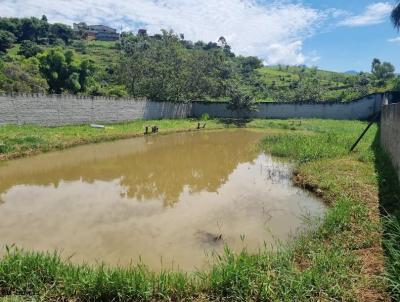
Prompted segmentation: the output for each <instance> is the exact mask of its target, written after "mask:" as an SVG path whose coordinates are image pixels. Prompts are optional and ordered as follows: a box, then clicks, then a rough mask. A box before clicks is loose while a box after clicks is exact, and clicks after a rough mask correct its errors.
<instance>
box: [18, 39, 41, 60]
mask: <svg viewBox="0 0 400 302" xmlns="http://www.w3.org/2000/svg"><path fill="white" fill-rule="evenodd" d="M41 51H42V49H41V48H40V47H39V45H37V44H36V43H35V42H32V41H29V40H24V41H22V42H21V44H20V47H19V51H18V54H19V55H22V56H24V57H25V58H30V57H34V56H36V55H37V54H38V53H40V52H41Z"/></svg>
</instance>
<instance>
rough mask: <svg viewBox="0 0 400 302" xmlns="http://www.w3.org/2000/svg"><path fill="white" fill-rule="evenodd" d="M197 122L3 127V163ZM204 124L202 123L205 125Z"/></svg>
mask: <svg viewBox="0 0 400 302" xmlns="http://www.w3.org/2000/svg"><path fill="white" fill-rule="evenodd" d="M198 122H199V121H198V120H194V119H182V120H150V121H145V120H137V121H134V122H130V123H122V124H113V125H110V126H107V127H106V128H105V129H96V128H92V127H90V126H89V125H80V126H62V127H41V126H35V125H23V126H17V125H5V126H0V160H1V159H9V158H15V157H20V156H26V155H30V154H34V153H38V152H47V151H50V150H61V149H64V148H67V147H71V146H75V145H80V144H87V143H96V142H101V141H110V140H116V139H121V138H128V137H134V136H138V135H142V134H143V133H144V129H145V127H146V126H149V125H157V126H158V127H159V131H160V133H167V132H171V131H189V130H196V127H197V123H198ZM202 123H203V122H202ZM223 127H226V125H225V124H223V123H221V122H219V121H217V120H209V121H206V129H218V128H223Z"/></svg>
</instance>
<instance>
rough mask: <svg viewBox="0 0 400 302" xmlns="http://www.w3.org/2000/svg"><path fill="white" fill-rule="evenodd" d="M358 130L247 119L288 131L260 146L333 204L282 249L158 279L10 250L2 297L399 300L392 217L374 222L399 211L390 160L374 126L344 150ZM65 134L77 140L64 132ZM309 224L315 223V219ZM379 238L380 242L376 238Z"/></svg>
mask: <svg viewBox="0 0 400 302" xmlns="http://www.w3.org/2000/svg"><path fill="white" fill-rule="evenodd" d="M163 122H165V123H176V124H175V126H174V127H175V128H172V127H171V128H169V129H171V131H172V130H174V129H175V130H182V129H185V127H190V128H193V126H196V124H197V122H195V121H188V120H185V121H163ZM135 123H136V122H135ZM137 123H138V124H137V128H134V126H133V125H131V126H127V125H116V126H113V127H114V129H110V130H115V131H116V129H119V128H118V127H121V128H122V129H126V127H132V128H131V129H137V131H138V132H137V133H139V131H140V132H142V130H143V128H142V126H143V124H140V123H144V122H137ZM146 124H151V123H150V122H146ZM157 124H158V125H160V124H161V121H157ZM182 125H186V126H185V127H183V126H182ZM207 125H208V126H210V127H215V128H218V127H224V126H225V125H224V124H223V123H219V122H217V121H208V122H207ZM365 126H366V124H365V123H363V122H351V121H322V120H304V121H279V120H253V121H251V122H250V123H248V124H247V127H254V128H274V129H276V128H279V129H285V130H287V131H286V134H284V135H282V134H280V135H277V134H273V133H274V132H271V134H269V135H268V136H267V137H266V138H265V139H264V140H263V141H262V142H261V145H260V146H261V148H263V149H264V150H265V151H267V152H270V153H272V154H273V155H275V156H280V157H285V158H290V159H292V160H295V161H296V162H297V169H296V172H295V176H294V181H295V182H296V183H297V184H298V185H300V186H304V187H306V188H308V189H309V190H313V191H314V192H315V193H316V194H318V195H319V196H321V198H323V199H324V200H325V201H326V202H327V203H328V204H329V205H330V207H329V209H328V211H327V213H326V217H325V219H324V220H322V221H318V222H319V224H318V225H319V227H318V228H315V229H314V230H313V231H309V232H307V233H304V234H302V235H300V236H299V237H298V238H296V239H295V240H294V241H293V242H292V243H290V244H288V245H286V246H281V247H279V248H277V250H275V251H270V250H260V252H259V253H257V254H251V255H250V254H248V253H246V252H245V251H243V252H242V253H241V254H239V255H235V254H233V253H231V252H230V251H229V249H226V252H225V254H224V255H221V257H220V258H217V259H216V263H215V265H214V266H213V267H212V268H211V269H210V270H208V271H203V272H196V273H193V274H185V273H180V272H162V273H160V274H155V273H153V272H150V271H149V270H147V269H146V267H144V266H138V267H129V268H108V267H104V266H96V267H90V266H76V265H72V264H70V263H68V262H64V261H62V260H61V259H60V258H59V257H58V255H56V254H44V253H33V252H26V251H21V250H17V249H15V248H12V249H10V250H9V251H8V253H6V255H5V256H4V257H3V258H1V260H0V296H8V297H10V296H18V297H20V298H21V299H23V298H24V297H36V298H38V299H42V300H64V301H68V300H72V301H154V300H155V301H157V300H165V301H169V300H174V301H176V300H186V301H192V300H197V301H209V300H218V301H221V300H223V301H310V300H311V301H327V300H331V301H379V300H384V301H385V300H389V295H392V296H393V297H396V294H397V295H398V291H397V292H396V286H398V284H399V278H398V272H399V270H398V268H399V253H398V242H399V241H398V239H399V237H398V236H399V235H398V234H399V232H398V231H399V230H398V229H396V228H397V225H396V224H395V223H394V220H393V219H390V220H389V219H387V221H388V222H387V223H384V224H382V223H381V219H380V218H381V213H380V210H381V211H383V208H385V209H389V210H390V209H392V208H393V209H395V208H396V206H397V208H398V200H397V199H396V198H397V197H396V198H395V197H393V196H396V195H394V194H395V193H396V192H397V191H395V190H396V189H395V186H393V187H390V188H389V189H388V186H387V185H388V184H390V185H392V182H393V181H395V180H393V179H391V178H389V177H390V175H387V174H385V173H390V169H389V168H387V167H388V166H386V165H388V162H387V157H386V156H385V154H384V153H383V152H382V151H381V150H380V149H379V146H378V145H377V135H378V131H379V130H378V127H377V126H374V127H372V129H371V130H370V131H369V132H368V134H367V136H366V137H365V139H364V140H363V141H362V142H361V143H360V145H359V146H358V147H357V149H356V150H355V151H354V152H353V153H349V152H348V150H349V148H350V146H351V145H352V143H353V142H354V141H355V139H356V138H357V136H358V135H359V133H360V132H361V131H362V129H363V128H364V127H365ZM82 127H83V126H82ZM23 128H24V127H20V128H16V129H20V131H22V130H21V129H23ZM164 128H165V129H164V130H165V131H167V129H166V128H167V127H166V126H164ZM0 129H1V128H0ZM28 129H29V128H28ZM28 129H26V132H23V131H22V133H26V134H23V135H32V133H31V131H30V130H28ZM37 129H38V130H37V133H41V132H40V131H43V134H40V135H41V136H40V137H44V139H46V140H47V141H52V140H54V141H57V140H58V141H59V142H60V141H62V140H63V139H64V138H62V139H61V138H54V133H58V135H60V133H62V132H68V133H73V131H78V130H77V129H82V130H83V129H84V131H83V132H85V131H88V132H90V134H87V135H86V134H80V135H81V139H84V141H85V142H86V141H87V142H90V141H98V140H102V139H103V137H101V136H100V135H101V134H98V133H103V135H104V132H98V131H99V130H97V129H87V128H85V127H83V128H80V127H76V128H74V127H71V128H69V127H62V128H54V129H47V128H46V129H42V128H40V127H38V128H37ZM65 129H69V130H68V131H67V130H65ZM72 129H75V130H72ZM161 129H162V130H163V127H161ZM0 131H3V132H0V133H3V134H2V135H3V136H1V137H12V138H14V139H16V138H18V137H19V134H16V133H14V134H12V133H13V131H14V130H13V129H12V127H11V128H10V126H7V127H5V128H3V130H0ZM48 131H49V132H51V131H53V132H52V134H50V133H48ZM58 131H60V132H58ZM92 131H93V132H92ZM100 131H102V130H100ZM106 131H107V130H106ZM168 131H170V130H168ZM7 133H8V134H7ZM44 133H45V134H44ZM75 133H76V132H75ZM114 134H115V133H114ZM133 134H134V133H133V132H132V133H131V132H129V131H126V132H124V133H123V135H126V136H129V135H133ZM35 135H36V134H35ZM37 135H39V134H37ZM97 135H99V136H97ZM115 135H116V136H115V137H114V136H109V137H107V139H115V138H118V137H117V135H121V133H118V134H115ZM65 137H71V141H72V140H73V139H75V138H74V135H71V134H69V135H66V136H65ZM17 146H18V144H17V145H15V148H17V149H18V147H17ZM54 146H57V144H55V145H54ZM59 146H61V147H63V146H68V144H67V145H59ZM61 147H55V148H61ZM34 150H39V151H46V150H48V149H40V148H37V149H34ZM12 152H16V151H15V149H14V151H12ZM12 152H11V151H10V152H9V153H5V154H12ZM35 152H36V151H35ZM21 154H23V153H21ZM385 167H386V168H385ZM382 169H384V171H382ZM388 171H389V172H388ZM395 179H396V178H395ZM397 185H398V184H397ZM396 194H397V193H396ZM397 196H400V195H397ZM389 205H390V207H389ZM390 211H391V212H392V213H393V214H395V213H394V211H392V210H390ZM311 223H312V224H313V225H315V224H316V222H315V220H311ZM384 231H385V234H386V236H382V234H383V232H384ZM396 236H397V237H396ZM383 238H384V239H383ZM382 243H384V244H383V246H384V247H385V250H383V249H382ZM385 253H386V255H387V257H386V268H387V269H386V272H385V258H384V254H385ZM396 278H397V279H396ZM397 297H398V296H397Z"/></svg>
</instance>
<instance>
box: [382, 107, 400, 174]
mask: <svg viewBox="0 0 400 302" xmlns="http://www.w3.org/2000/svg"><path fill="white" fill-rule="evenodd" d="M381 144H382V146H383V147H384V148H385V150H386V152H388V154H389V156H390V157H391V159H392V163H393V166H394V167H395V169H396V170H397V174H398V175H399V179H400V103H396V104H391V105H387V106H384V107H383V108H382V118H381Z"/></svg>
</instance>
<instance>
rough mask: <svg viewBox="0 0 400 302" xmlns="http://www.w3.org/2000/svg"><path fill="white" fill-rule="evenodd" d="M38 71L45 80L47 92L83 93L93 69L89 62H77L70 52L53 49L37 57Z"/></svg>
mask: <svg viewBox="0 0 400 302" xmlns="http://www.w3.org/2000/svg"><path fill="white" fill-rule="evenodd" d="M39 61H40V71H41V73H42V75H43V76H44V78H45V79H46V81H47V83H48V86H49V92H51V93H63V92H71V93H78V92H84V91H85V89H87V87H88V81H89V80H88V79H89V78H90V77H91V76H92V73H93V70H94V67H93V64H92V63H91V62H90V61H87V60H84V61H82V62H79V61H77V60H76V59H75V54H74V52H73V51H72V50H67V51H62V49H60V48H53V49H50V50H48V51H47V52H45V53H43V54H40V55H39Z"/></svg>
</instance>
